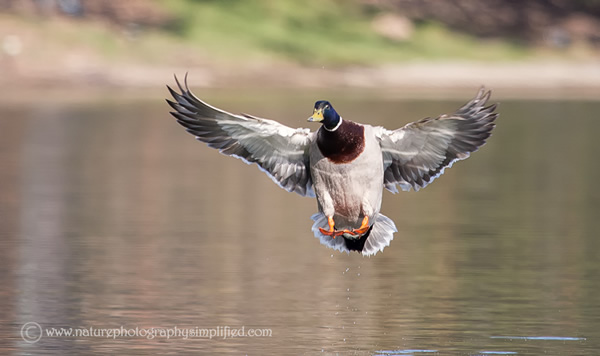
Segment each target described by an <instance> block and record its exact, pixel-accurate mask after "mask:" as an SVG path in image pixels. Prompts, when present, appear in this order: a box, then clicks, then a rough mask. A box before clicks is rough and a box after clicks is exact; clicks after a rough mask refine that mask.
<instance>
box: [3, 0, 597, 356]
mask: <svg viewBox="0 0 600 356" xmlns="http://www.w3.org/2000/svg"><path fill="white" fill-rule="evenodd" d="M599 36H600V1H595V0H514V1H506V0H505V1H500V0H487V1H472V0H451V1H433V0H421V1H417V0H414V1H413V0H379V1H377V0H344V1H341V0H339V1H334V0H305V1H291V0H290V1H287V0H286V1H284V0H278V1H267V0H257V1H241V0H240V1H238V0H213V1H211V0H204V1H199V0H169V1H166V0H165V1H159V0H127V1H118V0H0V84H1V85H2V88H3V90H2V95H0V335H3V337H2V338H0V353H2V354H15V355H32V354H58V355H65V354H86V355H88V354H126V355H146V354H172V353H175V354H182V353H183V354H185V353H189V354H211V355H215V354H232V353H233V354H248V355H268V354H278V355H302V354H306V355H312V354H323V355H387V356H389V355H411V354H412V355H423V354H427V355H429V354H439V355H490V354H503V355H514V354H517V355H539V354H549V355H597V354H598V350H600V303H599V302H598V301H599V299H598V291H599V290H600V278H598V275H600V259H599V258H598V256H599V255H600V239H599V236H600V219H598V217H599V212H600V189H599V188H598V182H599V181H600V164H598V157H600V145H599V144H598V138H597V137H596V136H598V133H599V132H600V119H599V117H598V113H599V112H600V100H599V98H600V37H599ZM186 72H189V83H190V86H191V88H192V90H193V91H194V92H195V93H196V94H197V95H198V96H199V97H201V98H202V99H204V100H206V101H207V102H208V103H210V104H213V105H215V106H217V107H220V108H223V109H225V110H228V111H231V112H246V113H249V114H253V115H257V116H261V117H267V118H271V119H275V120H278V121H280V122H282V123H283V124H285V125H288V126H291V127H310V128H311V129H313V130H315V129H317V126H309V125H310V124H309V123H307V122H306V118H307V117H308V116H309V115H310V114H311V113H312V108H313V103H314V102H315V101H316V100H320V99H327V100H330V101H331V102H332V103H333V105H334V106H335V107H336V109H337V110H338V111H339V112H340V114H341V115H342V116H343V117H344V118H345V119H350V120H354V121H359V122H362V123H367V124H372V125H382V126H385V127H387V128H389V129H395V128H398V127H401V126H403V125H405V124H406V123H409V122H412V121H415V120H418V119H421V118H423V117H428V116H429V117H436V116H438V115H440V114H442V113H452V112H454V110H456V109H457V108H458V107H460V106H461V105H462V104H464V103H465V102H466V101H468V100H470V99H471V98H472V97H473V96H474V95H475V94H476V92H477V90H478V89H479V87H480V86H482V85H485V86H486V87H487V88H491V89H492V97H491V99H490V103H496V102H500V105H499V108H498V111H499V113H500V117H499V118H498V120H497V127H496V128H495V129H494V132H493V135H492V137H491V138H490V139H489V140H488V143H487V144H486V145H485V146H483V147H482V148H481V149H480V150H479V151H478V152H476V153H474V154H473V155H472V156H471V157H470V158H469V159H468V160H466V161H464V162H459V163H457V164H455V165H454V166H453V167H452V168H451V169H447V170H446V172H445V173H444V175H443V176H441V177H440V178H438V179H437V180H436V181H435V182H434V183H433V184H431V185H430V186H428V187H427V188H426V189H423V190H421V191H419V192H418V193H415V192H402V193H399V194H396V195H392V194H391V193H389V192H384V202H383V207H382V213H384V214H385V215H387V216H389V217H390V218H391V219H393V220H394V221H395V223H396V225H397V227H398V233H397V234H396V235H395V238H394V240H393V241H392V243H391V245H390V246H388V247H386V249H385V251H384V252H383V253H380V254H377V255H376V256H374V257H371V258H363V257H362V256H361V255H358V254H356V253H353V254H345V253H339V252H336V251H333V250H330V249H327V248H326V247H324V246H322V245H320V243H319V241H318V240H317V239H315V238H314V236H313V234H312V232H311V230H310V228H311V226H312V221H311V220H310V219H309V217H310V216H311V214H313V213H314V212H316V209H317V207H316V203H315V201H314V200H313V199H307V198H302V197H300V196H297V195H295V194H290V193H287V192H285V191H284V190H282V189H280V188H279V187H277V186H276V185H275V184H273V183H272V182H271V180H270V179H268V178H267V177H266V176H265V175H264V173H262V172H260V171H259V170H258V169H257V168H256V167H255V166H247V165H245V164H242V162H240V161H239V160H236V159H233V158H229V157H224V156H222V155H220V154H219V153H218V152H217V151H215V150H212V149H209V148H207V147H206V146H205V145H204V144H201V143H199V142H197V141H196V140H194V138H193V137H192V136H191V135H189V134H187V133H186V132H185V131H184V130H183V129H182V128H181V127H179V126H178V125H177V123H176V122H175V121H174V119H173V118H172V117H171V116H170V115H169V113H168V112H169V110H170V108H169V107H168V105H167V104H166V103H165V101H164V99H165V98H166V97H167V96H168V92H167V90H166V88H165V84H169V85H173V84H174V80H173V74H177V75H179V76H180V77H181V76H183V75H184V73H186ZM30 322H35V323H38V324H39V325H40V326H41V327H42V328H43V329H44V330H46V329H48V328H84V329H89V328H90V327H93V328H95V329H102V328H117V329H118V328H120V327H123V328H126V329H135V328H136V327H137V328H153V327H154V328H173V327H175V326H177V327H178V328H180V329H182V328H192V329H193V328H196V327H198V328H214V327H217V326H221V327H223V326H228V327H230V328H241V327H242V326H244V327H245V328H246V329H249V328H267V329H270V330H271V331H272V336H271V337H263V338H250V337H243V338H236V339H227V340H223V339H213V340H207V339H197V338H195V339H188V340H186V339H182V338H172V339H165V338H160V337H157V338H154V339H148V338H144V337H136V336H130V337H120V338H116V339H112V338H110V339H107V338H105V337H104V338H103V337H80V338H74V337H49V336H48V335H44V334H39V336H41V338H40V339H39V340H38V341H35V340H36V337H37V336H38V334H35V331H36V330H35V329H34V330H31V331H30V333H31V334H30V335H29V336H28V337H23V334H22V328H23V326H24V325H26V323H30ZM42 331H43V330H42ZM26 336H27V335H26ZM31 337H33V338H31ZM32 341H35V342H32Z"/></svg>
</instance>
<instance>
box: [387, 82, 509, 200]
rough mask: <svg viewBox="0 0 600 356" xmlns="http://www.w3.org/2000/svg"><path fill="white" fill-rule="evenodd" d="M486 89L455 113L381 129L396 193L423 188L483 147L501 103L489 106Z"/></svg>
mask: <svg viewBox="0 0 600 356" xmlns="http://www.w3.org/2000/svg"><path fill="white" fill-rule="evenodd" d="M490 94H491V92H490V91H485V89H484V88H481V89H480V90H479V93H478V94H477V96H476V97H475V98H474V99H473V100H471V101H469V102H468V103H466V104H465V105H463V106H462V107H461V108H460V109H458V110H457V111H456V112H455V113H454V114H452V115H441V116H439V117H437V118H435V119H432V118H425V119H423V120H420V121H417V122H413V123H410V124H408V125H406V126H404V127H402V128H400V129H398V130H394V131H390V130H386V129H384V128H378V132H377V136H378V138H379V142H380V145H381V150H382V154H383V162H384V184H385V187H386V188H387V189H388V190H390V191H391V192H393V193H396V192H398V188H397V185H399V186H400V188H401V189H402V190H410V188H412V189H414V190H415V191H416V190H419V189H420V188H424V187H425V186H427V185H428V184H429V183H431V182H432V181H433V180H434V179H435V178H437V177H439V176H440V175H442V174H443V173H444V169H445V168H447V167H451V166H452V164H453V163H454V162H456V161H458V160H463V159H466V158H468V157H469V155H470V154H471V152H475V151H476V150H477V149H478V148H479V147H481V146H482V145H483V144H484V143H485V141H486V139H487V138H488V137H489V136H490V135H491V131H492V129H493V128H494V127H495V125H494V120H495V119H496V118H497V117H498V114H497V113H496V112H495V110H496V107H497V105H496V104H493V105H489V106H485V105H486V103H487V101H488V100H489V98H490Z"/></svg>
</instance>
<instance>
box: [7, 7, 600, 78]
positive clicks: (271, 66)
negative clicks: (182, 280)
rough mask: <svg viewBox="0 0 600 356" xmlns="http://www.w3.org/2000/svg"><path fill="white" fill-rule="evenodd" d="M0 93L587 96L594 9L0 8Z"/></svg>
mask: <svg viewBox="0 0 600 356" xmlns="http://www.w3.org/2000/svg"><path fill="white" fill-rule="evenodd" d="M0 20H1V21H0V42H1V45H2V46H1V48H2V57H1V58H2V61H1V62H0V64H1V66H0V69H1V70H2V71H1V72H0V74H1V75H0V81H1V82H2V84H3V85H19V86H20V85H27V86H31V85H35V86H58V85H63V86H65V85H66V86H69V85H78V86H93V87H96V86H127V87H132V86H135V87H151V86H156V85H160V84H162V83H163V82H164V81H165V78H166V77H168V76H169V75H170V74H171V73H173V72H183V71H187V70H189V71H191V72H193V74H194V75H193V78H194V81H195V84H196V85H204V86H213V87H214V86H240V85H242V84H243V85H246V86H256V85H260V86H265V85H267V86H303V87H331V86H332V85H335V86H352V87H382V86H383V87H440V86H441V87H456V86H472V85H481V84H482V83H483V81H484V80H485V83H486V84H487V85H493V86H494V87H499V86H502V87H515V86H519V87H524V86H528V87H531V86H533V87H537V88H548V87H579V88H581V87H590V86H592V87H598V86H599V83H600V70H599V69H598V61H599V57H600V2H599V1H596V0H526V1H518V0H515V1H501V0H493V1H486V2H481V1H473V0H451V1H445V2H443V3H440V2H439V1H434V0H425V1H420V0H351V1H338V0H323V1H320V0H307V1H302V2H295V1H268V0H259V1H252V2H247V1H240V0H223V1H211V0H170V1H159V0H130V1H114V0H1V1H0Z"/></svg>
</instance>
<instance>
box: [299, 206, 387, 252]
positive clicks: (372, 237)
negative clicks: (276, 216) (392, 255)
mask: <svg viewBox="0 0 600 356" xmlns="http://www.w3.org/2000/svg"><path fill="white" fill-rule="evenodd" d="M310 218H311V219H312V220H313V221H314V224H313V226H312V231H313V233H314V234H315V237H316V238H318V239H319V240H320V241H321V243H322V244H323V245H325V246H327V247H330V248H332V249H334V250H338V251H341V252H347V253H350V251H357V252H360V253H362V255H363V256H370V255H374V254H376V253H377V252H379V251H383V249H384V248H385V247H386V246H389V244H390V242H391V241H392V239H393V238H394V233H395V232H397V231H398V230H397V229H396V225H395V224H394V222H393V221H392V220H391V219H390V218H388V217H387V216H385V215H383V214H377V215H375V217H374V219H373V221H374V223H373V225H372V226H371V228H370V229H369V231H367V232H366V233H365V234H364V235H363V236H362V237H360V238H359V239H356V240H351V239H347V238H345V237H343V236H339V237H337V238H335V239H334V238H332V237H331V236H327V235H323V234H322V233H321V231H319V228H323V229H328V228H329V225H328V223H327V217H326V216H325V215H324V214H323V213H316V214H314V215H313V216H311V217H310Z"/></svg>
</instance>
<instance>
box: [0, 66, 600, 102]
mask: <svg viewBox="0 0 600 356" xmlns="http://www.w3.org/2000/svg"><path fill="white" fill-rule="evenodd" d="M1 64H2V65H1V66H0V68H1V69H2V70H0V74H1V75H0V84H2V85H3V87H4V88H10V89H11V90H10V91H7V92H6V95H5V96H4V100H3V101H6V99H9V100H10V98H11V96H13V95H18V94H17V93H19V92H23V91H32V90H33V91H40V92H47V93H50V92H56V93H59V92H69V91H74V90H76V91H88V92H89V91H94V90H97V91H112V90H114V91H116V92H119V91H151V90H163V89H164V85H165V84H170V83H173V74H177V75H178V76H183V75H184V74H185V73H186V72H188V73H189V82H190V85H191V86H193V87H195V88H225V89H236V88H239V89H248V88H263V89H269V88H270V89H281V88H287V89H315V90H323V89H332V88H336V89H340V90H343V89H374V90H383V91H385V90H387V91H392V92H394V93H400V95H402V93H404V96H419V97H421V96H422V95H425V94H426V93H445V94H446V96H450V97H451V96H452V93H454V92H456V93H460V95H462V93H463V92H464V91H469V92H470V91H472V90H473V88H477V87H479V86H482V85H484V86H486V87H490V88H494V89H495V90H496V91H498V92H500V94H501V95H502V96H504V97H512V96H515V97H528V98H529V97H538V96H539V97H541V98H546V97H548V96H550V97H555V96H558V97H561V98H562V97H565V98H580V97H581V98H584V99H592V100H597V99H600V61H599V62H584V63H572V62H535V63H530V62H526V63H522V62H516V63H493V64H490V63H469V62H440V63H435V62H430V63H427V62H419V63H405V64H396V65H388V66H382V67H346V68H325V67H323V68H308V67H301V66H296V65H292V64H286V63H284V64H276V65H274V64H273V63H265V64H260V65H257V64H254V65H248V66H237V67H235V68H232V67H223V66H218V65H215V66H204V67H189V68H188V67H175V66H145V65H131V64H129V65H112V66H102V65H97V66H87V67H86V66H79V67H73V66H71V67H69V66H68V65H63V67H62V68H56V67H54V68H52V69H49V68H26V67H21V66H20V65H19V63H7V62H6V61H4V62H3V63H1ZM11 93H12V94H11Z"/></svg>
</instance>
